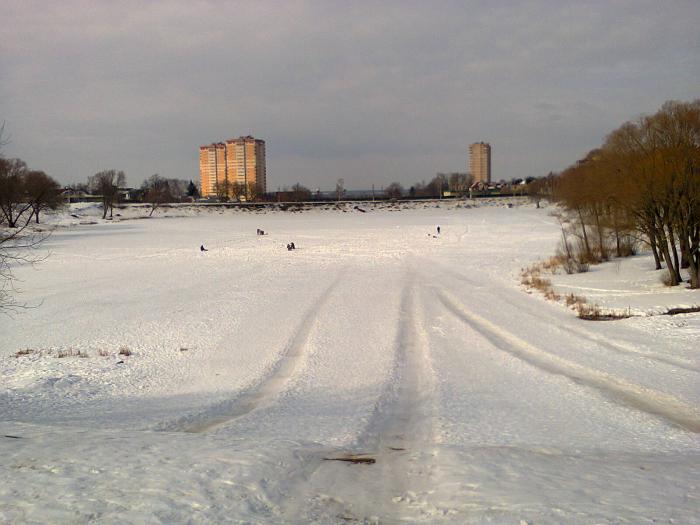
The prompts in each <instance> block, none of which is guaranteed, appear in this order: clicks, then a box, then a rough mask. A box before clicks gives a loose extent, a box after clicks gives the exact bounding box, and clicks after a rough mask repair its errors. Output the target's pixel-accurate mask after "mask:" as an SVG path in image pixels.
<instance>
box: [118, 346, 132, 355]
mask: <svg viewBox="0 0 700 525" xmlns="http://www.w3.org/2000/svg"><path fill="white" fill-rule="evenodd" d="M119 355H124V356H127V357H128V356H130V355H131V350H129V349H128V348H127V347H126V346H122V347H121V348H120V349H119Z"/></svg>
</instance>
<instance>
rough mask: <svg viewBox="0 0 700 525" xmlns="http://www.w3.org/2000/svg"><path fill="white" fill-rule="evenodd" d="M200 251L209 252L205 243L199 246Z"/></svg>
mask: <svg viewBox="0 0 700 525" xmlns="http://www.w3.org/2000/svg"><path fill="white" fill-rule="evenodd" d="M199 251H200V252H208V251H209V250H207V249H206V248H205V247H204V245H203V244H202V245H201V246H200V247H199Z"/></svg>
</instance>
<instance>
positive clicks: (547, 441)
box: [0, 204, 700, 524]
mask: <svg viewBox="0 0 700 525" xmlns="http://www.w3.org/2000/svg"><path fill="white" fill-rule="evenodd" d="M438 225H439V226H440V228H441V232H440V234H439V235H438V234H437V226H438ZM257 228H261V229H263V230H265V231H266V232H267V233H268V235H265V236H258V235H256V234H255V231H256V229H257ZM558 235H559V229H558V225H557V223H556V221H555V220H554V219H552V218H551V217H550V216H549V215H548V213H547V210H541V209H535V208H534V207H531V206H516V207H514V208H507V207H505V206H504V205H501V204H494V205H489V206H487V205H485V206H481V207H477V208H463V207H459V208H457V207H455V206H454V205H449V206H447V205H443V206H442V207H433V205H430V207H427V206H426V207H425V208H423V209H414V210H403V211H390V210H388V209H383V210H370V211H368V212H367V213H360V212H357V211H352V210H351V211H349V212H347V213H342V212H340V211H329V210H327V211H322V210H314V211H309V212H305V213H289V212H288V213H283V212H274V213H255V212H232V211H226V212H221V213H219V212H211V213H201V214H196V215H195V214H193V216H188V217H173V218H158V219H152V220H138V221H137V220H133V221H122V222H119V223H114V224H95V225H85V226H78V227H74V228H70V229H62V230H58V231H57V232H56V233H54V235H53V236H52V237H51V238H50V239H49V240H48V241H47V243H46V244H45V245H44V248H46V249H47V250H48V252H50V256H49V257H48V259H47V260H46V261H44V262H43V263H41V264H40V265H38V266H37V267H36V268H30V267H24V268H18V269H17V270H16V273H17V276H18V277H19V278H20V279H21V280H22V282H21V283H20V284H21V286H20V287H21V288H22V290H23V293H22V296H21V299H22V300H23V301H25V302H27V303H29V304H37V305H38V304H40V306H39V307H38V308H33V309H29V310H27V311H25V312H23V313H21V314H18V315H15V316H14V317H12V318H10V317H2V318H0V331H1V333H2V340H1V348H0V370H1V372H2V376H1V377H2V383H1V384H0V457H2V461H1V462H0V523H5V522H7V523H42V522H51V523H86V522H90V523H93V522H94V523H164V524H165V523H212V522H218V523H399V522H400V523H416V522H423V523H435V522H445V523H516V524H518V523H532V524H535V523H537V524H540V523H582V524H583V523H620V522H625V521H627V522H630V523H647V522H648V523H651V522H652V521H653V520H658V521H665V522H669V520H675V521H674V522H676V523H700V511H698V509H700V498H699V496H698V494H700V474H699V473H700V439H699V438H698V435H699V433H700V351H699V350H698V346H699V345H698V344H697V343H698V332H697V331H693V330H690V328H689V326H691V325H692V323H691V325H688V326H686V325H683V326H681V325H679V330H675V329H674V325H673V324H670V323H669V322H665V321H664V322H649V321H648V320H646V319H634V318H633V319H628V320H625V321H620V322H614V323H613V322H610V323H591V322H586V321H581V320H579V319H577V318H576V317H575V315H574V313H573V312H572V311H570V310H567V309H566V308H564V307H562V306H561V305H558V304H552V303H548V302H546V301H544V300H543V299H542V298H540V297H538V296H535V295H531V294H528V293H526V292H525V291H524V290H523V289H521V287H520V286H519V277H518V275H519V271H520V269H521V268H523V267H525V266H527V265H529V264H531V263H532V262H534V261H535V260H537V259H538V258H543V257H547V256H549V255H551V254H552V253H553V252H554V250H555V248H556V245H557V242H558ZM289 242H294V243H295V245H296V247H297V249H296V250H294V251H288V250H287V248H286V245H287V243H289ZM200 245H204V246H205V247H206V248H207V249H208V251H206V252H201V251H200V250H199V247H200ZM681 324H682V323H681ZM695 326H697V325H695ZM684 327H685V328H684ZM26 349H28V350H27V351H26V355H21V356H19V357H16V353H17V352H18V351H20V350H26ZM78 352H80V353H81V354H83V355H84V354H86V355H87V357H77V356H76V355H77V354H78ZM59 354H60V355H65V354H67V355H66V357H62V358H59V357H58V356H59ZM127 354H130V355H127ZM3 435H4V437H3ZM348 459H352V460H355V461H358V460H359V461H361V463H352V462H348V461H336V460H348Z"/></svg>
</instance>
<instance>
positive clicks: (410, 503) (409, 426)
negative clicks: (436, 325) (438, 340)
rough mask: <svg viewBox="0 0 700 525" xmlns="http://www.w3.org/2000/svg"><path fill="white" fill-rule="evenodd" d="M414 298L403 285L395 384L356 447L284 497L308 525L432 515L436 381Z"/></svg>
mask: <svg viewBox="0 0 700 525" xmlns="http://www.w3.org/2000/svg"><path fill="white" fill-rule="evenodd" d="M416 296H417V291H416V288H415V286H413V285H412V284H408V285H406V286H405V287H404V289H403V291H402V296H401V303H400V317H399V322H398V326H397V333H396V342H395V348H396V352H395V358H394V365H393V367H392V372H391V376H392V378H393V379H392V380H391V381H390V383H389V384H388V385H387V387H386V389H385V390H384V392H383V393H382V394H381V396H380V398H379V401H378V402H377V404H376V406H375V409H374V412H373V415H372V416H371V418H370V421H369V422H368V424H367V427H366V428H365V430H364V431H363V432H362V434H361V435H360V436H359V437H358V438H357V440H356V444H355V445H354V446H352V447H349V448H345V449H343V450H342V451H338V450H336V451H329V452H326V453H325V454H324V456H323V458H322V460H321V461H320V462H319V463H317V464H316V465H315V466H314V467H312V468H310V470H309V472H308V478H307V480H306V482H305V483H301V484H299V485H298V486H297V487H295V488H294V489H293V490H292V494H293V497H290V498H288V500H289V501H290V502H293V503H290V504H289V505H287V507H288V508H287V511H288V513H289V515H294V516H297V517H298V516H305V517H306V518H308V521H309V522H313V523H329V522H332V523H336V522H339V521H340V520H343V521H357V522H363V523H368V522H371V523H374V522H381V523H387V522H390V523H393V522H399V521H401V522H403V520H405V519H409V517H410V516H413V517H415V515H416V514H418V515H420V516H422V517H425V516H426V515H429V514H431V513H432V512H435V513H436V514H437V513H438V511H437V510H436V509H435V508H434V507H432V506H431V505H430V503H428V501H427V500H428V495H429V493H430V492H431V488H432V483H431V476H432V475H433V474H434V473H435V470H436V468H437V461H436V458H435V456H436V454H437V451H436V445H435V436H434V431H435V429H434V426H435V423H434V420H435V412H436V403H435V396H434V391H435V384H436V381H435V377H434V372H433V368H432V365H431V358H430V352H429V345H428V337H427V333H426V331H425V329H424V322H423V320H422V318H421V316H420V315H419V311H418V309H417V305H416V301H417V298H416ZM353 458H354V459H359V460H360V461H362V460H369V461H372V460H373V461H374V462H373V463H372V464H365V465H352V464H348V463H347V462H346V461H345V460H347V459H353ZM327 459H337V460H340V461H326V460H327ZM300 504H301V505H302V507H301V508H299V507H297V506H298V505H300ZM407 516H408V517H407ZM368 520H369V521H368Z"/></svg>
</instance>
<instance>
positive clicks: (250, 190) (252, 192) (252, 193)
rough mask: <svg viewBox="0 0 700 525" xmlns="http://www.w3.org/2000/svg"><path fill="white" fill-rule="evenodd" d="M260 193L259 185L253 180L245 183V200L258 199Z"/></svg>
mask: <svg viewBox="0 0 700 525" xmlns="http://www.w3.org/2000/svg"><path fill="white" fill-rule="evenodd" d="M259 193H260V186H258V185H257V184H256V183H255V182H249V183H248V184H246V185H245V194H246V195H245V198H246V200H247V201H255V200H257V199H258V195H259Z"/></svg>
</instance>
